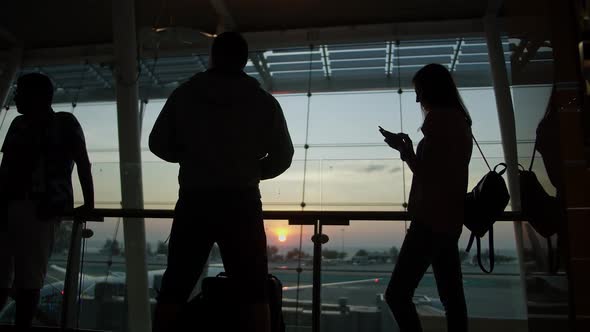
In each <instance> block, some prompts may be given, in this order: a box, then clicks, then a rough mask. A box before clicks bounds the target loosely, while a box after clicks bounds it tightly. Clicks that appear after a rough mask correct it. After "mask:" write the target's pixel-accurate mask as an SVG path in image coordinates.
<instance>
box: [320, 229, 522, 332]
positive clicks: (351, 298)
mask: <svg viewBox="0 0 590 332" xmlns="http://www.w3.org/2000/svg"><path fill="white" fill-rule="evenodd" d="M408 224H409V223H405V222H403V221H397V222H383V221H352V222H351V223H350V226H324V233H326V234H327V235H328V236H329V238H330V241H329V242H328V243H327V244H326V245H325V246H324V249H323V255H322V256H323V257H322V284H323V285H324V286H323V287H322V308H323V311H322V331H333V330H334V329H335V328H336V326H343V324H344V326H348V324H351V322H352V321H353V320H354V319H363V321H364V324H367V325H366V326H375V328H373V329H372V330H373V331H397V326H396V324H395V322H394V320H393V317H392V315H391V313H390V311H389V308H388V306H387V304H386V303H385V302H384V298H383V294H384V293H385V290H386V288H387V285H388V283H389V280H390V277H391V273H392V271H393V269H394V267H395V262H396V260H397V255H398V254H399V250H400V249H401V245H402V243H403V239H404V236H405V229H406V226H407V225H408ZM513 228H514V226H513V225H512V223H509V222H499V223H496V226H495V231H496V232H495V234H496V250H495V253H496V267H495V270H494V273H493V274H492V275H486V274H484V273H483V272H482V271H481V270H480V269H479V266H478V265H477V262H476V260H475V259H474V257H475V251H474V250H472V251H471V252H470V253H465V252H464V247H465V245H466V244H467V240H468V235H469V233H468V231H467V230H465V229H464V231H463V234H462V236H461V239H460V240H459V247H460V257H461V259H462V265H461V268H462V271H463V280H464V290H465V297H466V301H467V305H468V309H469V317H470V320H471V321H472V322H474V324H479V321H480V320H482V319H488V320H491V321H495V322H498V323H499V324H500V325H502V326H506V327H507V328H509V327H510V326H512V327H515V328H516V327H520V326H522V325H523V323H524V322H525V320H526V306H525V300H524V298H523V295H524V291H523V288H522V283H521V279H520V268H519V264H518V258H517V257H518V255H517V253H516V245H515V242H514V233H513ZM483 242H484V243H485V244H484V252H485V248H487V239H485V238H484V241H483ZM484 257H487V256H485V254H484ZM487 263H488V262H487V261H486V259H485V258H484V264H487ZM414 303H415V304H416V305H417V309H418V312H419V314H420V316H421V318H422V320H423V323H424V325H425V326H431V325H432V324H435V325H437V326H438V325H440V326H444V324H445V323H444V308H443V307H442V304H441V302H440V297H439V295H438V290H437V288H436V282H435V279H434V275H433V274H432V269H431V268H429V269H428V271H427V272H426V274H425V276H424V277H423V279H422V281H421V282H420V284H419V287H418V288H417V289H416V292H415V297H414ZM353 317H355V318H353ZM441 324H442V325H441ZM354 331H356V330H354ZM359 331H360V330H359Z"/></svg>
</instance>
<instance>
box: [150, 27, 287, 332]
mask: <svg viewBox="0 0 590 332" xmlns="http://www.w3.org/2000/svg"><path fill="white" fill-rule="evenodd" d="M247 61H248V44H247V43H246V41H245V40H244V39H243V38H242V36H241V35H240V34H238V33H235V32H226V33H222V34H220V35H219V36H217V37H216V38H215V40H214V41H213V45H212V47H211V57H210V69H209V70H207V71H205V72H203V73H199V74H196V75H195V76H193V77H192V78H191V79H190V80H189V81H188V82H186V83H184V84H182V85H181V86H180V87H178V88H177V89H176V90H175V91H174V92H173V93H172V95H171V96H170V98H168V100H167V102H166V104H165V106H164V108H163V109H162V112H161V113H160V115H159V117H158V119H157V121H156V124H155V125H154V128H153V129H152V132H151V134H150V139H149V146H150V150H151V151H152V152H153V153H154V154H155V155H157V156H158V157H160V158H162V159H164V160H166V161H168V162H173V163H179V164H180V172H179V176H178V179H179V183H180V191H179V199H178V202H177V204H176V209H175V218H174V221H173V223H172V232H171V235H170V243H169V249H168V267H167V269H166V272H165V273H164V276H163V278H162V286H161V290H160V293H159V295H158V304H157V306H156V311H155V314H154V324H153V330H154V331H170V330H171V326H173V324H174V322H175V320H176V319H177V318H178V317H179V313H180V311H181V308H182V306H183V304H184V303H186V302H187V300H188V298H189V296H190V294H191V292H192V290H193V288H194V286H195V284H196V282H197V280H198V279H199V276H200V275H201V273H202V271H203V268H204V265H205V264H206V262H207V258H208V256H209V252H210V250H211V247H212V245H213V243H214V242H217V244H218V245H219V249H220V252H221V257H222V259H223V264H224V267H225V270H226V272H227V274H228V276H229V277H230V279H232V280H234V282H235V286H236V292H235V297H234V298H232V299H228V301H232V303H234V302H237V303H238V307H239V311H240V317H239V320H236V319H234V317H231V315H228V321H232V320H233V321H239V322H240V326H241V327H242V330H245V331H260V332H266V331H269V329H270V326H269V325H270V322H269V307H268V299H267V296H268V294H267V290H266V285H267V284H266V280H267V274H268V267H267V257H266V235H265V232H264V224H263V220H262V206H261V202H260V191H259V189H258V184H259V182H260V180H264V179H270V178H274V177H276V176H278V175H280V174H281V173H283V172H284V171H285V170H286V169H287V168H289V166H290V165H291V160H292V157H293V144H292V143H291V138H290V136H289V131H288V130H287V124H286V122H285V118H284V115H283V112H282V110H281V107H280V105H279V103H278V102H277V101H276V99H275V98H274V97H273V96H272V95H270V94H269V93H267V92H265V91H264V90H263V89H262V88H261V87H260V85H259V83H258V81H257V80H256V79H254V78H252V77H250V76H248V75H246V74H245V73H244V71H243V69H244V67H245V65H246V62H247ZM228 309H229V308H228ZM228 312H229V310H228ZM191 314H193V313H191ZM194 314H198V313H194ZM236 318H237V317H236ZM194 321H197V322H198V319H197V320H194ZM221 323H223V322H221Z"/></svg>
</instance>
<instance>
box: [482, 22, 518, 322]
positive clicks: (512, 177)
mask: <svg viewBox="0 0 590 332" xmlns="http://www.w3.org/2000/svg"><path fill="white" fill-rule="evenodd" d="M484 28H485V35H486V43H487V46H488V55H489V59H490V67H491V70H492V80H493V85H494V95H495V97H496V108H497V110H498V121H499V123H500V136H501V139H502V150H504V161H505V162H506V165H507V170H506V174H507V176H508V191H509V192H510V201H511V205H512V210H514V211H520V208H521V207H520V180H519V174H518V150H517V145H516V123H515V120H514V105H513V104H512V93H511V91H510V82H509V80H508V72H507V69H506V59H505V58H504V49H503V47H502V38H501V35H500V29H499V27H498V22H497V19H496V16H495V11H494V14H490V15H487V16H486V17H484ZM514 235H515V238H516V249H517V253H518V261H519V263H520V276H521V285H522V289H523V293H522V297H523V299H526V298H527V297H526V287H525V285H526V283H525V271H524V266H523V259H524V253H523V231H522V227H521V225H520V224H516V223H515V224H514ZM525 303H526V301H525ZM523 310H525V312H526V310H527V307H526V304H525V305H524V308H523Z"/></svg>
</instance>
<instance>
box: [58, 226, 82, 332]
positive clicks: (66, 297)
mask: <svg viewBox="0 0 590 332" xmlns="http://www.w3.org/2000/svg"><path fill="white" fill-rule="evenodd" d="M82 226H83V221H80V220H76V219H75V218H74V221H73V224H72V237H71V240H70V248H69V250H68V263H67V264H68V265H67V266H66V278H65V281H64V289H63V291H64V294H63V298H62V307H61V324H60V326H61V328H62V329H66V328H68V329H71V328H74V327H75V326H76V320H77V318H78V317H76V316H77V312H78V311H77V310H76V302H77V294H78V280H79V275H80V258H81V257H80V255H81V244H82Z"/></svg>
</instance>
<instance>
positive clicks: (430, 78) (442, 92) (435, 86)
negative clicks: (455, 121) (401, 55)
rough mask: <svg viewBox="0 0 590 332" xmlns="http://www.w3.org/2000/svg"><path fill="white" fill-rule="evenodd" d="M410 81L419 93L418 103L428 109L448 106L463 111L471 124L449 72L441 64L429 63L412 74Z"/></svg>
mask: <svg viewBox="0 0 590 332" xmlns="http://www.w3.org/2000/svg"><path fill="white" fill-rule="evenodd" d="M412 83H413V84H414V87H415V88H416V93H418V92H419V93H420V95H419V96H420V103H421V104H422V105H425V106H426V107H427V108H430V109H440V108H449V109H455V110H458V111H460V112H461V113H463V116H465V119H466V120H467V123H469V125H471V123H472V121H471V116H469V112H468V111H467V109H466V108H465V104H463V100H462V99H461V95H459V90H457V85H455V81H454V80H453V77H452V76H451V73H449V71H448V70H447V68H446V67H445V66H443V65H440V64H437V63H431V64H429V65H426V66H424V67H422V68H421V69H420V70H418V72H417V73H416V74H415V75H414V78H413V79H412Z"/></svg>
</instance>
